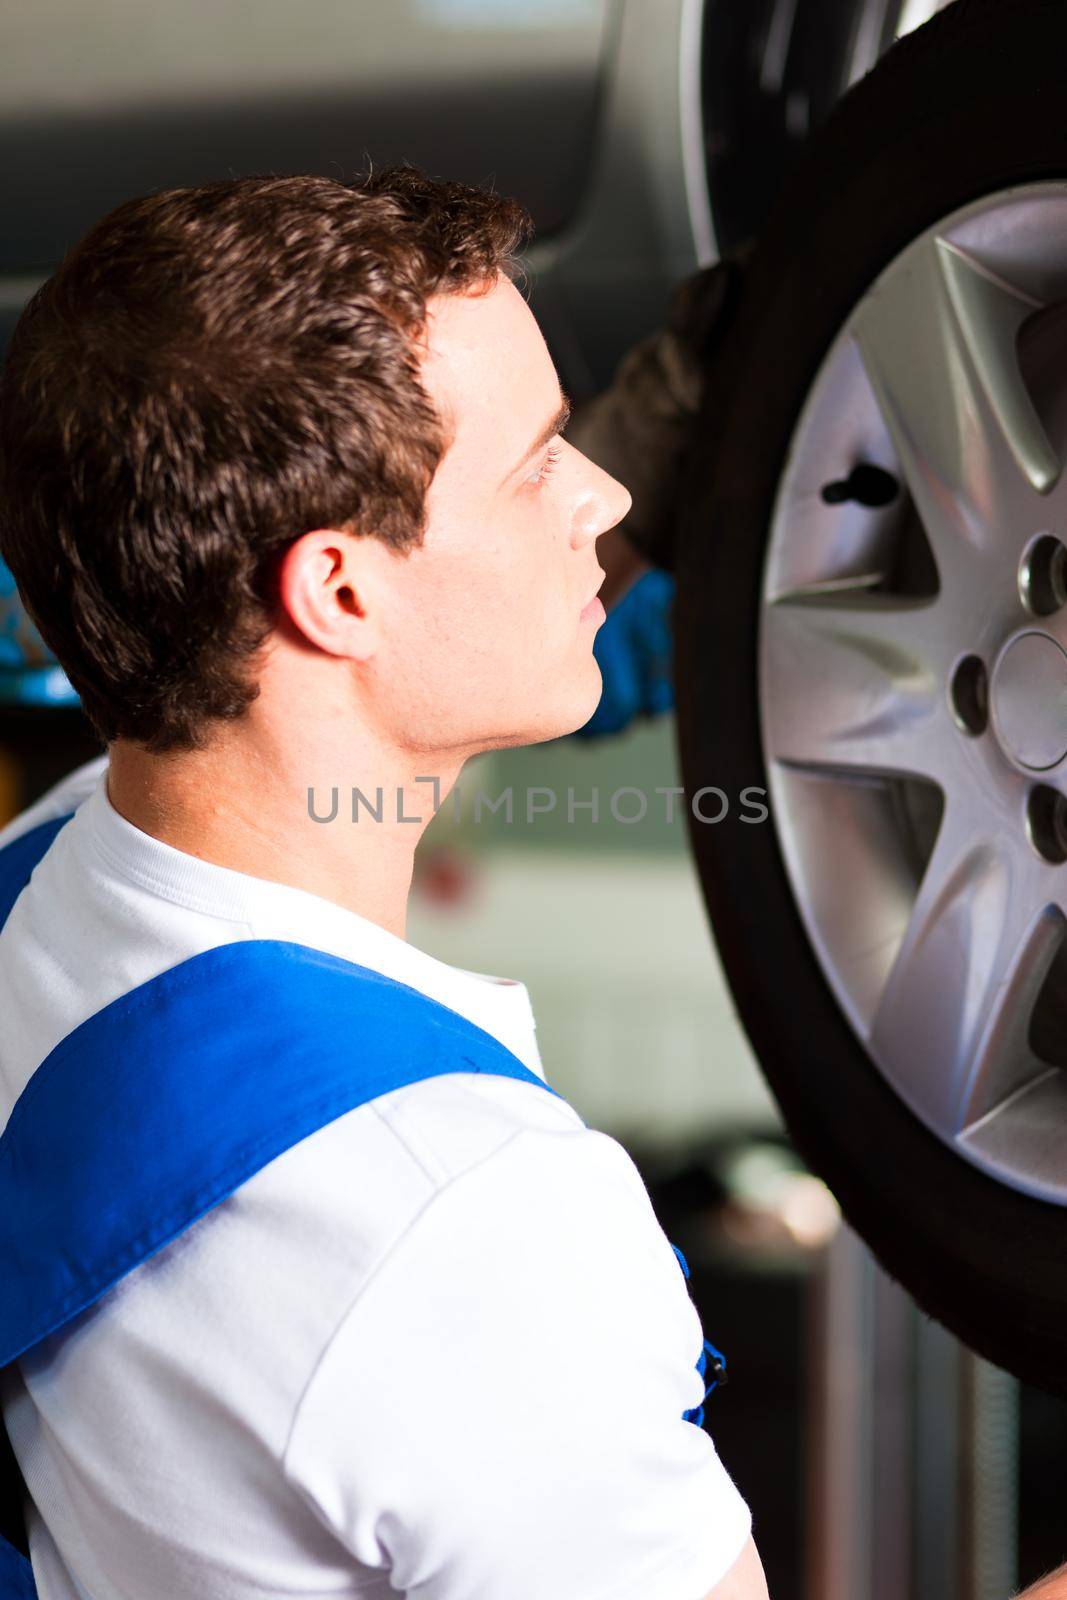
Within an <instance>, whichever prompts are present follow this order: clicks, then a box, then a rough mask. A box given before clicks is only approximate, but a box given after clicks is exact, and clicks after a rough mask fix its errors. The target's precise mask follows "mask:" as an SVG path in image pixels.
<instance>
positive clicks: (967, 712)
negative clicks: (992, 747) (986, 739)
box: [949, 656, 989, 734]
mask: <svg viewBox="0 0 1067 1600" xmlns="http://www.w3.org/2000/svg"><path fill="white" fill-rule="evenodd" d="M949 699H950V700H951V702H952V715H953V716H954V717H955V719H956V723H957V725H958V726H959V727H960V728H961V729H962V730H963V732H964V733H971V734H979V733H984V732H985V730H986V726H987V724H988V722H989V681H988V679H987V677H986V670H985V666H984V665H983V663H982V659H981V657H980V656H964V657H963V660H962V661H960V662H959V663H958V664H957V666H956V670H955V672H953V674H952V683H951V686H950V688H949Z"/></svg>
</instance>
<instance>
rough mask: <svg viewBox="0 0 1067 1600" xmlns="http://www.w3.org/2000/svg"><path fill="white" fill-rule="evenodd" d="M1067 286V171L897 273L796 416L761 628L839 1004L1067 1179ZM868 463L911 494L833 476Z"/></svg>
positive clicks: (918, 1102)
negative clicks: (865, 488)
mask: <svg viewBox="0 0 1067 1600" xmlns="http://www.w3.org/2000/svg"><path fill="white" fill-rule="evenodd" d="M1065 302H1067V183H1062V182H1042V183H1035V184H1028V185H1024V186H1019V187H1015V188H1011V189H1007V190H1004V191H1001V192H999V193H996V194H992V195H990V196H988V197H986V198H983V199H981V200H979V201H977V202H975V203H972V204H970V205H968V206H966V207H964V208H963V209H961V210H958V211H955V212H953V213H952V214H951V215H950V216H949V217H947V218H946V219H945V220H944V221H943V222H941V223H939V224H937V225H936V226H934V227H932V228H930V229H928V230H927V231H926V232H925V233H924V234H923V235H921V236H920V237H919V238H917V239H915V240H914V241H913V242H912V243H911V244H910V245H909V246H908V247H907V248H906V249H905V250H903V251H902V252H901V254H900V255H899V256H897V257H896V259H895V260H894V261H893V262H892V263H891V264H890V265H889V266H888V267H887V268H886V269H885V271H884V272H882V273H881V275H880V276H879V278H878V279H877V281H876V282H875V283H874V284H873V285H872V287H871V288H870V289H869V290H868V292H867V293H866V294H865V295H864V297H863V299H862V300H861V301H860V303H859V304H858V305H857V306H856V308H855V310H854V312H853V314H852V315H851V317H850V318H849V320H848V322H847V324H846V325H845V326H844V328H843V329H842V330H841V332H840V334H839V335H838V337H837V338H836V339H835V341H834V343H833V345H832V346H831V348H830V350H829V352H828V354H827V356H826V358H825V359H824V361H823V363H822V365H821V367H820V369H819V371H818V374H817V376H816V378H815V382H814V385H813V388H812V390H811V392H810V394H809V396H808V399H807V402H806V404H805V406H804V408H803V411H802V413H801V415H800V418H799V421H798V424H797V427H796V429H795V431H794V434H793V437H792V440H791V443H790V449H789V454H788V457H787V461H786V467H785V471H784V474H783V477H782V481H781V484H780V487H779V491H778V495H777V499H776V503H775V509H774V516H773V521H772V525H771V531H770V538H769V543H768V548H767V557H766V562H765V566H764V571H763V581H762V591H761V606H760V629H759V677H760V685H759V693H760V714H761V723H762V742H763V753H764V759H765V763H766V768H767V772H768V782H769V785H770V791H771V802H772V817H773V819H774V823H775V826H776V828H777V832H778V837H779V841H780V844H781V847H782V852H783V856H784V859H785V863H786V868H787V872H788V874H789V878H790V881H791V887H792V890H793V893H794V895H795V897H796V901H797V905H798V908H799V910H800V913H801V915H802V917H803V919H804V922H805V926H806V929H807V932H808V935H809V938H810V939H811V941H812V944H813V946H814V949H815V950H816V952H817V954H818V957H819V960H820V962H821V965H822V968H823V971H824V973H825V975H826V978H827V980H828V982H829V983H830V985H831V987H832V989H833V991H834V993H835V995H836V997H837V1000H838V1002H839V1004H840V1005H841V1006H842V1008H843V1010H844V1012H845V1014H846V1015H847V1017H848V1019H849V1021H850V1024H851V1026H852V1028H853V1029H854V1030H855V1032H856V1033H857V1035H858V1036H859V1038H860V1039H861V1040H862V1042H863V1044H864V1046H865V1048H866V1050H867V1052H868V1053H869V1055H870V1057H871V1059H872V1060H873V1061H874V1063H875V1064H876V1066H877V1067H878V1069H879V1070H880V1071H881V1072H882V1074H883V1075H884V1076H885V1078H886V1079H887V1080H888V1082H889V1083H890V1084H891V1085H892V1086H893V1088H894V1089H895V1090H896V1091H897V1093H898V1094H899V1095H900V1096H901V1097H902V1098H903V1099H904V1101H905V1102H906V1103H907V1104H908V1105H909V1106H910V1107H911V1108H912V1110H913V1111H914V1112H915V1113H916V1115H917V1116H919V1117H920V1118H921V1119H922V1120H923V1121H924V1122H925V1123H926V1124H927V1126H928V1127H929V1128H931V1129H932V1130H933V1132H934V1133H935V1134H936V1135H937V1136H938V1137H939V1138H940V1139H941V1140H942V1141H943V1142H944V1143H945V1144H946V1145H949V1146H950V1147H952V1148H953V1149H954V1150H956V1151H957V1152H958V1153H959V1154H960V1155H962V1156H964V1157H965V1158H966V1159H968V1160H970V1161H972V1162H973V1163H975V1165H977V1166H979V1167H981V1168H983V1169H984V1170H985V1171H987V1172H989V1173H991V1174H993V1175H994V1176H996V1177H997V1178H999V1179H1000V1180H1001V1181H1003V1182H1005V1183H1007V1184H1010V1185H1012V1186H1013V1187H1015V1188H1017V1189H1019V1190H1022V1191H1024V1192H1026V1193H1028V1194H1031V1195H1034V1196H1037V1197H1039V1198H1043V1199H1047V1200H1053V1201H1056V1202H1058V1203H1061V1204H1062V1203H1064V1202H1065V1201H1067V1071H1065V1070H1064V1067H1065V1066H1067V942H1065V941H1064V938H1063V935H1064V931H1065V928H1067V798H1065V797H1067V606H1065V603H1064V602H1065V601H1067V550H1065V548H1064V546H1065V544H1067V475H1065V474H1063V473H1062V471H1061V468H1062V464H1063V462H1064V461H1065V460H1067V339H1064V338H1063V337H1062V328H1063V326H1064V321H1063V318H1062V317H1060V318H1059V320H1058V322H1057V320H1056V318H1057V308H1059V307H1060V305H1061V303H1065ZM1044 308H1049V310H1048V311H1046V310H1045V309H1044ZM1050 313H1051V320H1048V318H1049V314H1050ZM1042 317H1045V318H1046V322H1047V327H1048V330H1049V332H1048V337H1047V338H1045V337H1043V338H1042V339H1040V340H1037V341H1034V340H1033V339H1031V340H1030V343H1029V344H1027V338H1028V334H1029V333H1031V332H1032V331H1033V329H1034V328H1036V327H1039V326H1040V321H1039V319H1041V318H1042ZM1057 331H1058V336H1057ZM1024 349H1026V350H1028V351H1029V353H1030V355H1029V365H1027V362H1025V361H1022V354H1023V351H1024ZM859 463H865V464H869V465H871V466H875V467H879V468H882V469H883V470H884V471H885V472H887V473H889V474H892V475H893V477H895V478H896V479H897V480H899V482H900V485H901V492H900V493H898V494H897V495H896V497H895V499H893V500H891V501H890V502H889V503H888V504H882V505H877V504H870V503H867V504H863V503H860V502H859V501H858V500H857V499H856V498H854V497H853V498H849V497H848V496H847V492H846V493H845V497H844V498H841V497H840V496H841V493H842V491H840V490H839V491H838V498H837V500H836V502H834V503H828V501H827V499H825V498H824V495H823V490H824V489H825V488H826V486H827V485H828V484H829V483H831V482H836V483H839V484H840V483H841V482H842V481H843V480H846V479H847V477H848V474H849V473H850V470H851V469H852V468H854V467H855V466H856V465H857V464H859ZM861 498H862V497H861ZM866 498H867V499H868V501H869V500H870V499H871V498H872V497H870V496H867V497H866ZM875 498H876V497H875ZM1061 541H1063V542H1061Z"/></svg>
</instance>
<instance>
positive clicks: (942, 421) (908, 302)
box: [852, 236, 1060, 585]
mask: <svg viewBox="0 0 1067 1600" xmlns="http://www.w3.org/2000/svg"><path fill="white" fill-rule="evenodd" d="M1038 306H1039V302H1037V301H1036V300H1034V299H1033V298H1032V297H1031V296H1030V295H1027V294H1025V293H1023V292H1022V291H1021V290H1018V289H1014V288H1012V287H1011V286H1010V285H1009V284H1007V283H1005V282H1004V281H1003V280H1002V279H1000V278H998V277H996V276H994V275H993V274H992V273H990V272H988V271H987V270H986V269H985V268H983V267H982V266H980V265H979V264H978V262H976V261H975V260H974V259H973V258H972V257H971V256H969V255H967V254H966V253H965V252H964V251H962V250H960V249H959V248H958V246H956V245H953V244H949V243H948V242H947V241H945V240H944V239H939V238H936V237H933V236H931V237H929V238H928V239H926V240H925V241H924V242H923V243H922V244H921V245H918V246H916V247H915V248H914V249H913V250H911V251H909V252H907V254H906V255H905V257H904V258H902V260H901V261H900V262H898V263H897V264H895V265H894V267H892V268H891V269H890V270H889V272H887V273H886V274H885V276H884V279H883V280H881V281H880V282H879V283H878V285H877V286H876V287H875V289H874V290H873V291H872V292H871V294H870V295H868V297H867V299H866V301H865V302H864V304H863V306H862V307H861V309H860V310H859V312H858V313H857V315H856V316H855V318H854V320H853V323H852V331H853V334H854V336H855V338H856V340H857V343H858V345H859V348H860V353H861V355H862V358H863V363H864V366H865V368H866V371H867V375H868V378H869V379H870V382H871V385H872V387H873V389H874V392H875V395H876V396H877V399H878V402H879V405H880V406H881V409H882V413H883V416H884V418H885V422H886V426H887V427H888V429H889V431H890V434H891V436H892V438H893V442H894V445H895V448H896V450H897V454H898V457H899V460H900V465H901V470H902V472H903V474H904V477H905V479H906V481H907V483H908V487H909V489H910V491H911V494H912V498H913V499H914V501H915V504H916V507H917V509H918V512H919V515H920V517H921V518H922V521H923V524H924V526H925V528H926V531H927V534H928V536H929V538H930V542H931V545H932V547H933V550H934V555H935V559H936V561H937V565H938V569H939V572H940V574H941V581H942V584H943V585H944V584H945V583H946V581H949V582H950V581H951V579H952V577H953V576H954V575H957V574H962V573H964V571H965V570H972V569H973V567H974V565H975V555H976V552H981V553H983V554H986V555H990V556H993V555H995V554H996V552H997V549H998V547H999V545H1000V544H1002V543H1003V538H1004V530H1005V528H1006V527H1010V526H1011V525H1012V523H1013V522H1017V521H1018V519H1019V516H1020V512H1021V511H1022V510H1023V509H1024V507H1025V504H1026V501H1027V500H1029V499H1031V498H1032V497H1033V496H1034V495H1035V494H1037V495H1041V494H1047V493H1048V491H1049V490H1050V489H1051V488H1052V487H1053V485H1054V484H1055V483H1056V481H1057V479H1058V477H1059V473H1060V462H1059V461H1058V459H1057V457H1056V454H1055V452H1054V450H1053V448H1052V446H1051V445H1050V443H1049V441H1048V438H1047V436H1046V434H1045V430H1044V428H1043V426H1042V424H1041V421H1040V418H1039V417H1038V415H1037V412H1036V410H1035V409H1034V405H1033V402H1032V401H1031V399H1030V396H1029V394H1028V392H1027V390H1026V386H1025V384H1024V382H1023V379H1022V377H1021V375H1020V372H1019V364H1018V359H1017V356H1016V337H1017V334H1018V330H1019V328H1020V327H1021V325H1022V323H1023V322H1024V321H1025V320H1026V318H1027V317H1028V316H1030V315H1031V313H1032V312H1033V311H1034V310H1035V309H1037V308H1038Z"/></svg>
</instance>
